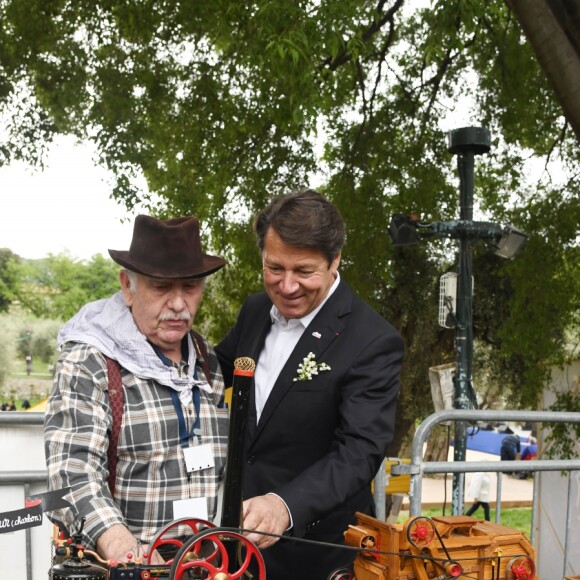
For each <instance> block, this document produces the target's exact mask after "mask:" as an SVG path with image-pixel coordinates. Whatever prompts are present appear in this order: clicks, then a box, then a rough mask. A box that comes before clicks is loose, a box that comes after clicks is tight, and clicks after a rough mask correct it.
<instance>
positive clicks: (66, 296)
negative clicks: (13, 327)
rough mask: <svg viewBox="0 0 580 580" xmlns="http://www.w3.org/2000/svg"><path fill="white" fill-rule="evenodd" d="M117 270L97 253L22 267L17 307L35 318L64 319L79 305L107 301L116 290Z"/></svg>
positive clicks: (113, 264)
mask: <svg viewBox="0 0 580 580" xmlns="http://www.w3.org/2000/svg"><path fill="white" fill-rule="evenodd" d="M118 271H119V267H118V266H117V265H116V264H115V263H114V262H113V261H111V260H110V259H108V258H104V257H103V256H101V255H100V254H97V255H96V256H93V257H92V258H91V259H90V260H89V261H87V262H82V261H76V260H73V259H72V258H70V257H69V256H67V255H66V254H60V255H58V256H53V255H49V256H48V257H47V258H44V259H42V260H31V261H28V262H26V263H24V264H22V266H21V268H20V270H19V274H20V278H21V284H20V288H19V290H18V299H19V301H20V304H21V305H22V306H23V307H24V308H25V309H27V310H29V311H30V312H32V313H34V314H35V315H36V316H38V317H44V318H54V319H60V320H66V319H68V318H70V317H71V316H73V315H74V314H75V313H76V312H77V311H78V310H79V308H80V307H81V306H83V305H84V304H85V303H87V302H91V301H93V300H99V299H101V298H106V297H108V296H110V295H112V294H114V293H115V292H117V291H118V290H119V289H120V287H119V282H118Z"/></svg>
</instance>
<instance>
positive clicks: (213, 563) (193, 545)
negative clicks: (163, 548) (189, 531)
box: [169, 528, 266, 580]
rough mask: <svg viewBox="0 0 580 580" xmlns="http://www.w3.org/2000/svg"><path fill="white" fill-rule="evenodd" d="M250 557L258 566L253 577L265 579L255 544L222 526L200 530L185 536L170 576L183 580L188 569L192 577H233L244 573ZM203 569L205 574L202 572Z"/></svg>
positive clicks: (260, 555)
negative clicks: (187, 536)
mask: <svg viewBox="0 0 580 580" xmlns="http://www.w3.org/2000/svg"><path fill="white" fill-rule="evenodd" d="M204 554H207V555H204ZM253 560H254V561H255V562H256V563H257V566H258V577H257V579H256V580H265V578H266V567H265V565H264V559H263V558H262V554H261V553H260V550H258V548H257V547H256V545H255V544H253V543H252V542H250V540H248V539H247V538H246V537H245V536H242V535H241V534H239V533H238V532H232V531H230V530H225V529H224V528H221V529H220V528H213V529H209V530H203V531H201V532H199V533H198V534H196V535H195V536H192V537H191V538H190V539H189V540H187V541H186V542H185V543H184V544H183V546H182V547H181V549H180V550H179V552H177V554H176V555H175V558H174V559H173V564H172V565H171V570H170V571H169V578H171V579H172V580H185V579H187V578H189V577H190V576H188V575H187V574H188V572H192V573H193V574H194V575H195V576H194V577H195V578H197V577H199V578H220V579H221V578H223V580H235V579H236V578H241V577H242V576H244V575H245V574H246V572H247V571H248V569H249V567H250V564H251V563H252V561H253ZM203 572H205V573H206V574H205V575H202V573H203ZM218 574H219V575H220V576H218Z"/></svg>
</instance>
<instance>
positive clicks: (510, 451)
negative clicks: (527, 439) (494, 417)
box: [499, 434, 521, 475]
mask: <svg viewBox="0 0 580 580" xmlns="http://www.w3.org/2000/svg"><path fill="white" fill-rule="evenodd" d="M520 452H521V443H520V438H519V437H518V436H517V435H515V434H510V435H506V436H505V437H504V438H503V440H502V442H501V447H500V452H499V454H500V458H501V460H502V461H515V460H518V459H519V458H520ZM505 473H507V474H508V475H513V472H512V471H506V472H505Z"/></svg>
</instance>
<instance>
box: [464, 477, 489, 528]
mask: <svg viewBox="0 0 580 580" xmlns="http://www.w3.org/2000/svg"><path fill="white" fill-rule="evenodd" d="M490 481H491V478H490V476H489V473H485V472H480V473H476V474H474V476H473V479H472V480H471V484H470V485H469V490H468V492H467V496H468V497H470V498H472V499H473V504H472V505H471V507H470V508H469V509H468V510H467V511H466V512H465V515H466V516H471V515H473V514H474V513H475V512H476V511H477V510H478V509H479V508H480V507H482V508H483V516H484V518H485V520H486V521H488V522H489V521H490V510H489V498H490Z"/></svg>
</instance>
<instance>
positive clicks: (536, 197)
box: [0, 0, 580, 437]
mask: <svg viewBox="0 0 580 580" xmlns="http://www.w3.org/2000/svg"><path fill="white" fill-rule="evenodd" d="M407 4H408V3H405V2H403V1H402V0H393V1H391V2H378V3H377V2H371V1H370V0H342V1H341V2H332V1H329V0H323V1H316V2H314V1H311V0H300V1H296V0H254V1H253V2H237V1H232V0H215V1H214V2H209V3H208V2H206V3H201V2H191V1H189V0H175V1H173V2H151V1H145V2H125V1H122V2H121V1H119V0H108V1H107V2H104V1H102V0H97V1H94V0H91V1H90V2H89V1H88V0H80V1H77V2H71V1H70V0H62V1H59V2H46V1H45V0H27V2H25V3H23V2H22V1H21V0H0V7H1V8H2V13H1V18H2V21H1V22H0V114H1V115H2V118H3V120H4V121H5V124H6V138H5V139H4V141H3V142H0V164H1V163H8V162H10V161H11V160H13V159H25V160H28V161H29V162H31V163H39V162H41V161H42V152H43V148H44V147H45V146H46V143H47V142H49V141H50V139H51V136H52V135H54V134H55V133H73V134H75V135H77V136H78V137H79V138H84V139H89V140H92V141H93V142H94V143H95V144H96V146H97V149H98V151H99V156H100V161H101V163H102V164H103V165H105V166H106V167H108V168H109V169H111V170H112V171H113V172H114V173H115V175H116V184H115V187H114V191H113V193H114V195H115V197H116V198H118V199H119V200H122V201H123V202H124V203H125V204H126V205H127V207H129V208H132V207H133V206H134V205H135V203H136V202H137V201H141V202H143V203H145V204H149V205H150V209H151V211H152V212H155V213H157V214H159V215H162V216H169V215H179V214H196V215H198V216H199V217H200V219H201V222H202V224H203V226H204V231H203V235H204V237H205V241H206V243H207V245H208V246H210V247H212V248H213V249H214V251H215V252H217V253H220V254H222V255H224V256H226V257H227V259H228V267H227V268H226V269H225V270H224V271H223V272H220V274H218V275H217V276H215V277H214V279H213V280H212V282H211V283H210V285H209V286H208V289H207V292H206V299H205V300H204V304H203V307H202V311H201V312H200V316H199V320H198V322H199V324H200V325H201V326H202V327H203V329H204V330H205V331H206V332H207V333H208V334H209V335H210V336H211V337H212V338H213V339H214V340H218V339H219V338H221V336H223V334H224V332H225V331H226V330H227V328H229V326H230V325H231V324H232V323H233V321H234V320H235V316H236V312H237V310H238V308H239V306H240V304H241V302H242V300H243V299H244V297H246V296H247V295H248V294H249V293H251V292H254V291H255V290H257V289H259V287H260V264H259V258H258V256H257V252H256V248H255V242H254V240H253V237H252V235H251V229H250V221H251V216H252V215H253V214H254V213H255V212H256V210H258V209H260V208H262V207H263V206H264V205H265V204H266V203H267V201H268V200H269V199H270V198H271V197H272V196H274V195H276V194H279V193H283V192H287V191H288V190H290V189H293V188H296V187H300V186H303V185H305V184H307V185H311V186H315V187H318V188H319V189H321V190H322V191H323V192H324V193H325V194H326V195H327V196H328V197H329V198H330V199H332V200H333V201H334V202H335V203H336V204H337V206H338V207H339V208H340V210H341V211H342V213H343V215H344V216H345V218H346V220H347V222H348V238H347V245H346V247H345V251H344V254H343V266H342V272H343V274H344V277H345V278H346V279H347V280H348V282H349V283H350V284H351V285H352V286H353V287H354V289H355V290H356V291H358V292H359V293H360V294H361V296H362V297H363V298H364V299H366V300H368V301H369V302H370V303H371V304H373V305H374V306H375V308H377V310H378V311H379V312H381V313H382V314H383V315H384V316H385V317H387V318H388V319H390V320H391V321H392V322H393V323H394V324H395V326H396V327H397V328H398V329H399V330H400V331H401V333H402V334H403V336H404V338H405V343H406V348H407V352H406V364H405V368H404V369H403V390H402V395H401V401H402V405H401V413H400V416H399V421H400V424H399V425H398V428H397V433H398V436H400V437H403V436H404V434H405V432H406V429H407V428H409V427H411V426H412V425H413V424H414V421H413V418H415V417H417V416H421V415H424V414H425V413H428V412H430V411H431V404H430V396H429V386H428V367H429V366H432V365H434V364H442V363H444V362H448V361H449V360H453V358H454V350H453V332H452V331H449V330H442V329H440V328H439V327H438V326H437V316H436V305H437V298H438V277H439V276H440V275H441V274H442V273H443V272H445V271H447V270H449V269H451V268H453V267H454V265H453V257H452V255H453V254H454V253H455V250H456V248H455V247H454V246H452V245H451V244H449V243H442V242H438V241H433V240H431V241H427V242H425V243H423V244H422V245H421V246H420V247H417V248H403V249H395V248H393V247H392V245H391V243H390V242H389V240H388V237H387V230H388V222H389V219H390V215H391V214H392V213H394V212H403V213H407V212H411V211H414V212H417V213H418V214H419V215H420V216H421V218H422V219H423V220H425V221H433V220H449V219H455V218H457V217H458V216H457V214H458V211H457V210H458V202H459V195H458V191H457V181H458V180H457V171H456V166H457V164H456V159H455V158H454V157H453V156H452V155H451V154H450V153H449V152H447V150H446V147H445V136H446V132H447V131H448V130H449V129H453V128H458V127H461V126H470V125H477V126H479V125H482V126H486V127H488V128H489V129H490V130H491V132H492V136H493V143H492V150H491V151H490V153H489V154H488V155H485V156H478V158H477V163H476V188H475V203H476V207H475V209H476V215H478V214H483V215H485V219H486V221H495V222H497V223H500V224H508V223H513V225H515V226H516V227H519V228H521V229H523V230H524V231H526V232H527V233H528V234H529V236H530V240H529V244H528V247H527V249H526V250H525V252H524V254H523V255H522V256H520V257H518V258H517V259H516V260H515V261H514V262H510V263H506V262H502V261H501V260H500V259H499V258H496V257H495V256H492V255H491V254H489V248H483V247H482V245H481V244H479V245H478V246H477V247H476V248H475V253H476V255H475V265H474V277H475V289H476V294H475V301H474V305H475V308H476V311H475V313H474V324H475V334H476V338H477V339H478V340H479V341H482V345H484V346H489V348H491V349H492V353H490V355H489V357H488V358H486V361H485V365H482V367H485V369H487V371H489V373H490V375H491V376H494V377H497V378H498V381H501V386H502V389H503V390H504V392H505V395H506V397H507V396H509V395H510V394H514V395H515V396H514V397H510V402H511V403H513V404H519V405H524V406H526V408H530V407H531V408H533V407H534V406H535V404H536V402H537V400H538V395H539V393H540V391H541V389H542V388H543V385H544V384H545V380H546V377H547V372H548V369H549V367H550V365H552V364H554V363H556V362H558V361H560V360H561V359H562V349H563V347H564V345H563V339H562V337H563V335H564V328H565V327H566V325H568V324H569V323H570V321H571V320H572V319H573V316H574V314H573V313H574V312H577V311H578V303H579V296H578V292H579V288H580V283H579V282H580V280H579V275H578V274H579V273H578V266H576V264H578V263H579V262H580V261H579V260H578V223H580V203H579V199H578V194H577V191H578V190H579V183H578V175H580V171H579V169H580V165H579V164H580V153H579V151H580V149H579V148H578V143H577V142H576V141H575V140H574V137H573V135H572V134H571V133H572V132H571V131H569V130H567V124H566V119H565V118H564V116H563V115H562V112H561V109H560V107H559V105H558V103H557V101H556V99H555V97H554V94H553V93H552V91H551V89H550V87H549V85H548V83H547V80H546V77H545V75H544V74H543V72H542V70H541V68H540V67H539V65H538V63H537V61H536V60H535V58H534V56H533V53H532V51H531V49H530V47H529V45H528V43H527V42H525V39H524V37H523V35H522V32H521V29H520V28H519V25H518V24H517V22H516V20H515V18H514V16H513V14H512V13H511V12H510V10H509V7H508V3H506V2H504V1H503V0H449V1H434V2H432V3H431V4H430V6H429V8H425V9H422V10H420V11H414V10H411V8H410V7H409V6H408V5H407ZM541 168H544V169H543V171H539V169H541ZM138 174H142V175H144V176H145V178H146V180H147V183H148V186H149V190H150V191H151V192H152V193H155V194H157V196H158V198H157V199H158V200H159V201H158V202H155V203H154V202H153V201H152V200H151V199H148V198H147V197H146V196H145V195H144V194H143V193H142V192H140V191H139V190H138V188H137V186H136V185H135V184H136V180H135V176H136V175H138ZM27 268H28V266H27ZM23 272H26V276H25V280H26V284H24V285H23V286H22V287H21V290H20V292H19V296H18V297H19V299H20V300H21V302H22V303H23V305H25V306H26V307H28V308H29V309H30V310H32V311H33V312H36V313H37V314H39V315H42V316H57V317H64V318H66V317H67V316H69V315H70V314H72V313H73V312H74V311H75V310H76V309H77V308H78V306H80V304H82V303H83V302H86V301H87V300H89V299H94V298H96V297H100V296H101V295H102V294H101V291H103V292H104V290H105V288H106V289H107V290H109V289H110V287H109V281H108V280H109V278H108V271H107V268H106V267H105V266H104V265H103V272H102V274H103V276H102V277H101V276H100V274H99V275H96V273H98V272H100V270H99V267H98V266H97V265H96V264H94V265H93V266H92V269H90V271H89V270H85V269H84V268H83V267H82V266H81V265H78V264H75V265H74V266H73V265H71V264H70V263H67V262H66V260H63V259H62V258H58V257H51V258H49V260H48V263H47V266H46V268H44V269H43V268H42V267H40V265H39V266H38V267H35V268H32V269H30V268H29V269H26V270H23ZM73 272H74V275H73ZM53 275H54V278H52V276H53ZM91 283H94V285H95V287H91ZM111 285H112V283H111ZM2 292H3V290H2V289H1V288H0V294H1V293H2ZM531 313H533V315H531Z"/></svg>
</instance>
